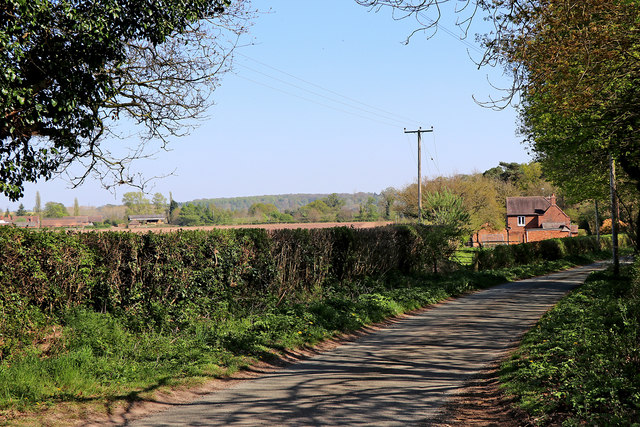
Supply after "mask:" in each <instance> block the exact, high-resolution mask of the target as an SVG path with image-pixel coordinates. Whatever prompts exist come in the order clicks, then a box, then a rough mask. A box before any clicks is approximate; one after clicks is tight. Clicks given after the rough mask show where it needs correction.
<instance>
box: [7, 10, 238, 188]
mask: <svg viewBox="0 0 640 427" xmlns="http://www.w3.org/2000/svg"><path fill="white" fill-rule="evenodd" d="M248 18H249V13H248V11H247V2H245V1H243V0H238V1H236V2H233V3H231V2H228V1H224V0H190V1H178V0H167V1H163V2H150V1H128V0H96V1H74V2H68V1H58V0H29V1H22V0H5V1H4V2H2V4H0V52H1V53H0V69H1V70H2V71H3V72H2V73H0V93H1V94H2V95H1V96H0V99H1V100H2V101H0V142H1V146H0V192H2V193H4V194H5V195H6V196H8V197H9V198H11V199H13V200H16V199H18V198H19V197H21V196H22V194H23V188H24V184H25V182H34V181H36V180H38V179H39V178H44V179H50V178H51V177H52V176H54V175H55V174H58V173H61V172H63V171H65V170H67V168H68V167H69V166H70V165H72V164H78V165H79V166H82V171H81V173H80V174H79V175H75V174H74V175H71V174H70V175H69V178H70V179H71V180H72V182H73V183H74V184H76V185H79V184H81V183H82V182H83V180H84V179H85V178H86V177H87V176H88V175H89V174H90V173H96V174H98V176H99V177H100V178H106V177H107V176H110V177H111V178H112V179H113V181H114V182H113V183H115V184H118V183H134V178H135V176H134V175H133V174H132V173H131V172H130V170H129V167H130V164H131V161H132V160H134V159H136V158H139V157H142V156H144V155H145V154H144V153H145V144H144V141H150V140H152V139H154V140H160V141H161V142H162V143H163V144H164V143H165V142H166V141H167V138H168V137H170V136H176V135H182V134H184V133H185V130H186V129H188V127H189V126H192V125H193V123H194V122H193V119H196V118H198V117H199V116H200V115H201V114H202V113H203V112H204V110H205V109H206V108H207V107H208V105H210V100H209V95H210V93H211V91H212V90H213V89H214V88H215V87H216V86H217V85H218V79H219V76H220V75H221V74H222V73H224V72H225V71H226V70H228V60H229V58H230V53H231V50H232V49H233V47H234V45H235V41H236V40H237V37H239V35H240V34H242V33H243V32H244V31H245V30H246V22H247V19H248ZM227 40H229V42H227ZM123 116H125V117H129V118H130V119H131V120H132V121H133V122H134V123H135V124H137V125H142V126H143V127H144V129H145V133H144V134H142V136H143V143H142V144H141V145H139V146H137V147H130V148H131V149H132V150H131V154H126V155H124V156H122V157H117V156H115V157H114V154H112V153H113V152H114V151H113V150H109V149H108V147H105V141H104V138H103V137H104V136H106V135H109V136H112V137H113V136H118V133H117V131H115V130H114V128H113V124H114V122H115V121H117V120H118V119H120V118H121V117H123Z"/></svg>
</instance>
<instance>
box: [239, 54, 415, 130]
mask: <svg viewBox="0 0 640 427" xmlns="http://www.w3.org/2000/svg"><path fill="white" fill-rule="evenodd" d="M236 54H237V55H238V56H241V57H243V58H246V59H248V60H250V61H253V62H255V63H256V64H259V65H261V66H263V67H266V68H269V69H271V70H274V71H276V72H278V73H281V74H283V75H285V76H287V77H290V78H292V79H295V80H297V81H299V82H302V83H304V84H306V85H309V86H312V87H314V88H317V89H320V90H321V91H324V92H326V93H329V94H331V95H334V97H331V96H329V95H324V94H321V93H318V92H316V91H313V90H310V89H307V88H303V87H301V86H300V85H297V84H295V83H291V82H288V81H286V80H283V79H281V78H279V77H275V76H272V75H270V74H268V73H265V72H264V71H257V70H255V69H253V68H251V67H249V66H248V65H245V64H241V63H236V64H238V65H240V66H241V67H243V68H246V69H248V70H251V71H253V72H256V73H259V74H262V75H264V76H265V77H268V78H270V79H273V80H276V81H279V82H281V83H284V84H287V85H289V86H292V87H295V88H297V89H300V90H304V91H306V92H308V93H312V94H314V95H315V96H320V97H322V98H324V99H327V100H330V101H331V102H334V103H337V104H341V105H345V106H348V107H349V108H353V109H356V110H359V111H362V112H365V113H367V114H372V115H375V116H377V117H382V118H384V119H385V120H387V121H394V122H396V123H399V124H402V125H406V124H407V123H418V121H416V120H415V119H413V118H410V117H407V116H403V115H400V114H396V113H393V112H390V111H387V110H384V109H382V108H379V107H376V106H374V105H370V104H367V103H365V102H362V101H359V100H357V99H355V98H353V97H349V96H347V95H344V94H342V93H339V92H337V91H335V90H332V89H328V88H326V87H323V86H321V85H319V84H316V83H313V82H310V81H308V80H305V79H303V78H300V77H298V76H295V75H293V74H291V73H289V72H286V71H283V70H280V69H278V68H276V67H273V66H271V65H269V64H266V63H264V62H262V61H259V60H257V59H254V58H251V57H250V56H248V55H245V54H243V53H240V52H236ZM335 97H338V98H339V99H336V98H335ZM341 99H342V100H341ZM345 100H346V101H349V102H346V101H345ZM353 104H358V105H360V106H364V107H366V108H363V107H360V106H358V105H353Z"/></svg>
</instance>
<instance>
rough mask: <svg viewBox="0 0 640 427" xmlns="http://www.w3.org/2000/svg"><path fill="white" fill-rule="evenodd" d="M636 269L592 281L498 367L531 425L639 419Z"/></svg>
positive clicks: (639, 289) (639, 273) (639, 282)
mask: <svg viewBox="0 0 640 427" xmlns="http://www.w3.org/2000/svg"><path fill="white" fill-rule="evenodd" d="M639 267H640V264H638V263H636V265H635V267H634V268H633V269H629V268H627V269H625V270H623V275H622V276H621V277H620V278H615V277H613V275H612V274H611V273H610V272H606V273H596V274H594V275H592V276H591V277H590V278H589V279H588V280H587V282H586V284H585V285H583V286H582V287H580V288H579V289H577V290H576V291H574V292H573V293H572V294H571V295H569V296H568V297H566V298H565V299H563V300H562V301H560V303H559V304H558V305H557V306H556V307H555V308H553V309H552V310H551V311H550V312H549V313H547V314H546V315H545V316H544V317H543V318H542V320H541V321H540V322H539V323H538V325H537V326H536V327H535V328H533V329H532V330H531V331H530V332H528V333H527V334H526V335H525V337H524V339H523V342H522V344H521V346H520V348H519V349H518V350H517V351H516V353H515V354H514V355H513V356H511V358H510V359H509V360H507V361H506V362H505V363H503V365H502V368H501V374H502V380H503V382H505V385H506V388H507V390H508V392H509V393H510V394H513V395H515V396H516V399H517V402H518V403H519V405H520V406H522V407H523V408H524V409H525V410H527V412H529V413H530V414H532V415H533V416H534V417H535V418H536V420H537V422H538V424H553V425H558V424H560V423H565V424H568V425H581V424H597V425H631V423H633V422H634V421H637V420H638V418H639V417H640V377H639V376H638V372H640V348H639V347H638V338H639V337H640V269H639Z"/></svg>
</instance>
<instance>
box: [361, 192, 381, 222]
mask: <svg viewBox="0 0 640 427" xmlns="http://www.w3.org/2000/svg"><path fill="white" fill-rule="evenodd" d="M379 218H380V213H379V212H378V206H377V203H376V199H375V198H374V197H371V196H369V197H368V198H367V201H366V202H365V203H361V204H360V210H359V213H358V215H357V217H356V219H358V220H360V221H377V220H378V219H379Z"/></svg>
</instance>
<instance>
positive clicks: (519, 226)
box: [471, 194, 578, 247]
mask: <svg viewBox="0 0 640 427" xmlns="http://www.w3.org/2000/svg"><path fill="white" fill-rule="evenodd" d="M506 204H507V221H506V222H507V228H506V230H501V231H497V230H480V231H478V232H477V233H476V234H475V235H474V236H473V237H472V240H471V245H472V246H488V247H490V246H495V245H504V244H511V245H514V244H518V243H525V242H536V241H539V240H546V239H553V238H560V237H572V236H577V235H578V226H577V225H575V224H571V218H569V216H568V215H567V214H566V213H564V212H563V211H562V209H560V207H559V206H558V205H557V204H556V196H555V194H554V195H551V197H542V196H533V197H507V203H506Z"/></svg>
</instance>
